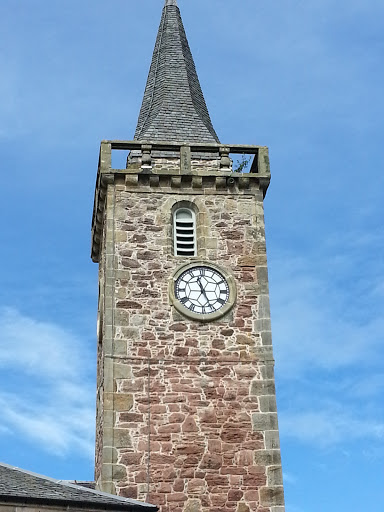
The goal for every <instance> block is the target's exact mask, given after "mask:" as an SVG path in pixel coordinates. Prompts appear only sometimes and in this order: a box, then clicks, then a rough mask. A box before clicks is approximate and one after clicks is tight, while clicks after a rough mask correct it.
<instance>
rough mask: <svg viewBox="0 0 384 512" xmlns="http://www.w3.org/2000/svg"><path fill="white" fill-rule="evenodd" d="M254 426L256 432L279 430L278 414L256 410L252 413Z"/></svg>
mask: <svg viewBox="0 0 384 512" xmlns="http://www.w3.org/2000/svg"><path fill="white" fill-rule="evenodd" d="M252 428H253V431H254V432H262V431H265V430H277V414H276V413H262V412H255V413H253V414H252Z"/></svg>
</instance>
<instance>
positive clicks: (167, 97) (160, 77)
mask: <svg viewBox="0 0 384 512" xmlns="http://www.w3.org/2000/svg"><path fill="white" fill-rule="evenodd" d="M135 139H136V140H153V141H164V140H165V141H169V142H207V143H215V142H219V139H218V137H217V135H216V132H215V130H214V128H213V126H212V122H211V119H210V117H209V112H208V109H207V105H206V103H205V100H204V96H203V92H202V90H201V87H200V82H199V79H198V76H197V72H196V68H195V64H194V61H193V57H192V54H191V50H190V48H189V44H188V40H187V36H186V34H185V30H184V26H183V22H182V19H181V15H180V11H179V8H178V6H177V1H176V0H166V2H165V5H164V9H163V13H162V17H161V22H160V28H159V32H158V35H157V40H156V44H155V49H154V52H153V57H152V63H151V66H150V70H149V75H148V79H147V85H146V88H145V93H144V98H143V103H142V106H141V110H140V114H139V119H138V123H137V128H136V133H135Z"/></svg>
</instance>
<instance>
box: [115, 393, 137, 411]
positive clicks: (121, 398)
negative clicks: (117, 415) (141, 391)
mask: <svg viewBox="0 0 384 512" xmlns="http://www.w3.org/2000/svg"><path fill="white" fill-rule="evenodd" d="M132 407H133V395H131V394H129V393H115V394H114V409H115V411H116V412H123V411H130V410H131V409H132Z"/></svg>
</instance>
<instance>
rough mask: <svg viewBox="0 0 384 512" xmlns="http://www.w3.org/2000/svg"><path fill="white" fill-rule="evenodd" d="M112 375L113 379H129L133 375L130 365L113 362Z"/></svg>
mask: <svg viewBox="0 0 384 512" xmlns="http://www.w3.org/2000/svg"><path fill="white" fill-rule="evenodd" d="M113 376H114V378H115V379H131V378H132V377H133V374H132V366H131V365H129V364H124V363H116V362H115V363H114V364H113Z"/></svg>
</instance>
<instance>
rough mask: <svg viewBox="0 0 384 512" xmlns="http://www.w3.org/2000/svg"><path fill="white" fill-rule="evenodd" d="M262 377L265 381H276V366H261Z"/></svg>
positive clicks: (271, 364)
mask: <svg viewBox="0 0 384 512" xmlns="http://www.w3.org/2000/svg"><path fill="white" fill-rule="evenodd" d="M260 370H261V375H262V377H263V379H264V380H268V379H274V378H275V365H274V363H270V364H265V365H263V366H260Z"/></svg>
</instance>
